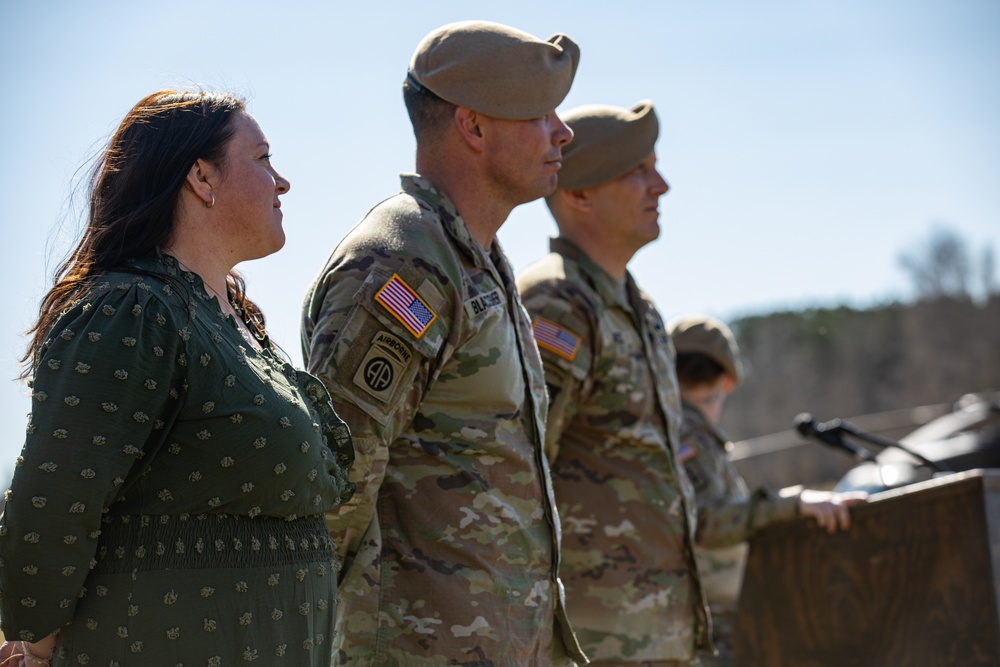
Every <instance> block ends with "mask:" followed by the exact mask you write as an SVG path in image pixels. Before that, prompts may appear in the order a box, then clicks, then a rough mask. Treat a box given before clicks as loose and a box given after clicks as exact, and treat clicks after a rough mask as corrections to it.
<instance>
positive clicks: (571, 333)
mask: <svg viewBox="0 0 1000 667" xmlns="http://www.w3.org/2000/svg"><path fill="white" fill-rule="evenodd" d="M521 300H522V302H523V303H524V307H525V309H526V310H527V311H528V314H529V315H530V316H531V328H532V332H533V333H534V335H535V342H536V343H537V345H538V351H539V354H540V355H541V357H542V365H543V366H544V367H545V384H546V387H547V388H548V391H549V412H548V418H547V420H546V424H545V455H546V457H547V458H548V460H549V463H552V462H553V461H555V459H556V456H557V455H558V454H559V441H560V439H561V438H562V435H563V432H564V431H565V430H566V427H567V426H568V425H569V423H570V422H571V421H572V420H573V417H574V416H575V415H576V413H577V410H578V409H579V406H580V405H581V404H582V403H584V402H585V400H586V398H587V396H588V393H589V391H590V382H589V381H588V377H590V375H591V366H592V364H593V359H594V358H595V357H596V356H597V354H598V350H597V349H596V346H597V339H598V336H597V334H598V328H597V323H596V322H595V320H594V316H593V313H594V312H595V311H594V308H593V307H592V306H591V305H590V304H589V303H588V302H587V301H586V300H585V299H584V298H582V296H581V295H579V294H578V293H577V291H576V290H575V289H574V288H573V286H572V285H571V284H570V283H568V282H566V281H558V280H549V281H543V282H541V283H536V284H533V285H530V286H527V287H526V288H525V289H524V290H523V291H522V293H521Z"/></svg>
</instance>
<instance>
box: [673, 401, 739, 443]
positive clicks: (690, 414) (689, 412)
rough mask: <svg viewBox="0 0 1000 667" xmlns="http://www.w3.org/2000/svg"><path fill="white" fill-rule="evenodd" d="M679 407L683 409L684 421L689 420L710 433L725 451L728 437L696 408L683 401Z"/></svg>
mask: <svg viewBox="0 0 1000 667" xmlns="http://www.w3.org/2000/svg"><path fill="white" fill-rule="evenodd" d="M681 407H682V408H683V409H684V419H685V421H687V420H690V421H692V422H695V423H696V424H697V425H698V427H699V428H700V429H701V430H702V431H708V432H709V433H711V434H712V436H714V437H715V439H716V440H718V441H719V446H721V447H722V448H723V449H725V447H726V443H727V442H729V436H727V435H726V434H725V432H724V431H723V430H722V429H721V428H719V427H718V426H716V425H715V424H713V423H712V422H711V420H709V418H708V417H706V416H705V413H704V412H702V411H701V410H700V409H698V407H697V406H696V405H694V404H693V403H688V402H687V401H685V400H684V399H681Z"/></svg>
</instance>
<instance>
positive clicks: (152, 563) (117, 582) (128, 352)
mask: <svg viewBox="0 0 1000 667" xmlns="http://www.w3.org/2000/svg"><path fill="white" fill-rule="evenodd" d="M264 347H265V349H264V350H263V351H258V350H257V349H256V348H255V347H253V346H251V345H249V344H248V343H247V342H246V341H245V340H244V339H243V338H242V336H241V334H240V333H239V329H238V328H237V326H236V323H235V322H234V321H233V320H232V318H230V317H228V316H226V315H224V314H223V312H222V310H221V309H220V308H219V304H218V303H217V302H216V300H215V299H214V298H211V297H209V296H208V294H207V293H206V292H205V289H204V286H203V284H202V282H201V279H200V278H199V277H198V276H197V275H195V274H193V273H187V272H182V271H180V270H179V269H178V268H177V263H176V261H175V260H173V259H172V258H170V257H165V256H158V257H149V258H145V259H142V260H137V261H134V262H130V263H129V264H128V266H126V267H123V270H121V271H117V272H113V273H109V274H108V275H106V276H104V277H103V278H102V279H100V280H98V281H97V284H95V285H94V287H93V288H92V289H91V290H90V292H89V293H88V294H87V295H86V296H85V297H84V298H82V299H80V300H79V301H77V302H76V303H75V304H73V306H72V307H71V308H69V309H68V310H67V311H66V312H65V313H63V315H62V316H61V317H60V318H59V320H58V321H57V322H56V324H55V325H54V327H53V328H52V330H51V332H50V335H49V339H48V340H47V341H46V343H45V345H44V349H43V351H42V353H41V356H40V359H39V362H38V365H37V367H36V368H35V372H34V377H33V382H32V392H33V393H32V408H31V415H30V418H29V423H28V428H27V436H26V441H25V446H24V449H23V451H22V453H21V456H20V457H18V460H17V469H16V471H15V474H14V479H13V482H12V484H11V488H10V490H9V491H8V492H7V505H6V509H5V512H4V515H3V516H2V518H0V558H2V560H0V592H2V599H0V615H2V623H3V630H4V633H5V634H6V636H7V637H8V638H24V639H29V640H30V639H39V638H41V637H44V636H45V635H47V634H49V633H51V632H53V631H54V630H57V629H58V630H60V634H59V638H58V642H57V645H56V649H55V654H54V659H53V665H94V666H96V665H100V666H101V667H105V666H126V665H142V666H144V667H155V666H156V665H164V666H170V667H175V666H184V667H194V666H197V667H205V666H209V667H213V666H216V667H223V666H229V665H243V664H245V663H253V662H256V663H257V664H259V665H296V666H298V665H314V666H317V667H318V666H320V665H322V666H323V667H326V666H327V665H329V664H330V652H331V648H330V647H331V642H330V632H331V630H332V628H333V624H334V618H335V615H336V611H337V594H336V572H335V570H336V569H337V563H336V559H335V555H334V551H335V549H334V544H333V542H332V540H331V537H330V535H329V533H328V532H327V530H326V527H325V522H324V513H325V512H327V511H329V510H332V509H334V508H335V507H337V506H338V505H340V504H341V503H342V502H344V501H346V499H347V498H349V497H350V495H351V492H352V489H353V487H352V485H351V484H350V483H349V482H348V481H347V474H348V469H349V467H350V465H351V461H352V460H353V450H352V447H351V441H350V436H349V434H348V431H347V428H346V426H345V425H344V424H343V422H342V421H341V420H340V419H339V418H338V417H337V415H336V414H335V413H334V412H333V409H332V407H331V405H330V402H329V396H328V394H327V393H326V390H325V389H324V388H323V386H322V384H321V383H320V382H319V381H317V380H316V379H315V378H313V377H312V376H310V375H308V374H306V373H303V372H299V371H296V370H295V369H294V368H292V366H291V365H290V364H288V363H287V362H286V361H285V360H283V359H282V358H281V357H280V356H279V355H277V354H276V353H275V352H273V351H272V350H271V349H267V348H269V347H270V346H269V344H268V343H267V341H265V345H264Z"/></svg>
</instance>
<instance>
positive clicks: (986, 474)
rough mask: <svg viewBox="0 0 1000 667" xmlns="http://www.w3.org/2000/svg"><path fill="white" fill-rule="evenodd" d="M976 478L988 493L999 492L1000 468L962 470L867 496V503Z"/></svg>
mask: <svg viewBox="0 0 1000 667" xmlns="http://www.w3.org/2000/svg"><path fill="white" fill-rule="evenodd" d="M976 477H981V478H982V480H983V488H984V489H985V490H988V491H995V490H1000V468H976V469H974V470H963V471H962V472H956V473H949V474H946V475H941V476H940V477H935V478H934V479H929V480H927V481H924V482H916V483H915V484H908V485H907V486H901V487H899V488H898V489H890V490H888V491H881V492H879V493H875V494H872V495H871V496H869V497H868V502H878V501H880V500H887V499H889V498H897V497H899V496H904V495H906V494H909V493H914V492H916V491H923V490H925V489H933V488H937V487H940V486H947V485H949V484H957V483H960V482H964V481H965V480H968V479H974V478H976Z"/></svg>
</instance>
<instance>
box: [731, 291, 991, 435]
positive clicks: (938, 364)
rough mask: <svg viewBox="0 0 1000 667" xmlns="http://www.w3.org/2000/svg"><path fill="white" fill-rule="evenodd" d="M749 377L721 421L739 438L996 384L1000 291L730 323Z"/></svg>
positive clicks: (949, 399) (948, 396)
mask: <svg viewBox="0 0 1000 667" xmlns="http://www.w3.org/2000/svg"><path fill="white" fill-rule="evenodd" d="M730 324H731V326H732V328H733V331H734V333H735V334H736V338H737V340H738V342H739V345H740V349H741V351H742V353H743V358H744V363H745V364H746V368H747V374H746V375H747V378H746V381H745V383H744V384H743V385H741V386H740V387H739V388H738V389H737V390H736V391H735V392H734V393H733V395H732V396H731V397H730V399H729V401H728V402H727V404H726V410H725V413H724V416H723V426H724V427H725V429H726V431H727V432H728V433H729V434H730V435H731V436H732V437H734V438H736V439H745V438H752V437H756V436H760V435H764V434H767V433H772V432H776V431H781V430H784V429H788V428H790V427H791V425H792V419H793V418H794V417H795V415H796V414H798V413H800V412H810V413H812V414H814V415H815V416H817V417H818V418H820V419H829V418H832V417H845V418H846V417H852V416H856V415H863V414H870V413H875V412H883V411H888V410H896V409H902V408H910V407H914V406H919V405H928V404H932V403H948V402H953V401H955V400H957V399H958V398H959V397H960V396H962V395H963V394H966V393H969V392H973V391H986V390H997V389H1000V294H997V293H993V294H992V295H991V296H990V297H989V298H987V299H985V300H982V301H981V302H979V303H977V302H974V301H973V300H972V299H971V298H969V297H968V296H932V297H925V298H923V299H921V300H918V301H917V302H916V303H913V304H898V303H897V304H892V305H888V306H884V307H879V308H873V309H870V310H855V309H852V308H848V307H839V308H831V309H814V310H805V311H801V312H781V313H772V314H769V315H761V316H753V317H746V318H743V319H739V320H736V321H734V322H731V323H730Z"/></svg>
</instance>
